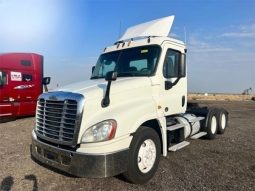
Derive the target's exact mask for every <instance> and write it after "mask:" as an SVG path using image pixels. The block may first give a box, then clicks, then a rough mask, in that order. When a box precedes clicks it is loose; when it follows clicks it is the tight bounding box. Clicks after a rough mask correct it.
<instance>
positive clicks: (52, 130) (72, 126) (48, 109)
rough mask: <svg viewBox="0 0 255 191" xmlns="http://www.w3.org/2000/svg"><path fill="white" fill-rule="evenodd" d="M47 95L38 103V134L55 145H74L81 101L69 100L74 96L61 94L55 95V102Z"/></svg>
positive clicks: (41, 97)
mask: <svg viewBox="0 0 255 191" xmlns="http://www.w3.org/2000/svg"><path fill="white" fill-rule="evenodd" d="M49 94H50V93H49ZM69 94H71V93H68V95H69ZM45 95H47V94H42V96H40V98H39V99H38V102H37V112H36V134H37V135H38V136H39V137H41V138H43V139H46V140H48V141H52V142H54V143H60V144H65V145H73V144H74V142H75V141H76V140H75V139H76V138H77V136H76V135H77V134H78V130H79V125H78V124H79V123H80V118H81V115H80V113H81V112H80V110H81V109H80V107H79V103H78V101H79V100H74V99H68V97H72V96H70V95H69V96H63V95H60V93H57V95H56V94H54V99H53V100H51V98H52V95H51V94H50V95H51V96H45ZM64 95H66V93H64ZM78 95H80V94H78Z"/></svg>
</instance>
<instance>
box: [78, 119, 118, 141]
mask: <svg viewBox="0 0 255 191" xmlns="http://www.w3.org/2000/svg"><path fill="white" fill-rule="evenodd" d="M116 129H117V122H116V121H115V120H113V119H109V120H106V121H102V122H100V123H97V124H96V125H94V126H92V127H90V128H88V129H87V130H86V131H85V133H84V134H83V135H82V137H81V142H82V143H89V142H99V141H107V140H111V139H112V138H114V136H115V132H116Z"/></svg>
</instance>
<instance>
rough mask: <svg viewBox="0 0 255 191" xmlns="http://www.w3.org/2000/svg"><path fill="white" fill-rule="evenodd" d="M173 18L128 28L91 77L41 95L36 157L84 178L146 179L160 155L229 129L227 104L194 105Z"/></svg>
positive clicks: (183, 49)
mask: <svg viewBox="0 0 255 191" xmlns="http://www.w3.org/2000/svg"><path fill="white" fill-rule="evenodd" d="M173 20H174V16H169V17H165V18H161V19H157V20H153V21H150V22H147V23H143V24H139V25H136V26H133V27H131V28H128V30H127V31H126V32H125V33H124V35H123V36H122V37H121V38H120V39H119V40H118V41H117V42H116V43H115V44H114V45H112V46H109V47H106V48H105V49H104V51H103V53H102V54H101V56H100V57H99V59H98V61H97V64H96V66H95V67H93V69H92V76H91V78H90V80H88V81H83V82H80V83H76V84H71V85H68V86H65V87H63V88H61V89H58V90H56V91H52V92H48V93H44V94H41V95H40V97H39V98H38V102H37V112H36V124H35V127H34V129H33V132H32V145H31V153H32V157H33V158H34V159H35V160H36V161H40V162H42V163H44V164H46V166H47V165H49V166H51V167H54V168H56V169H59V170H61V171H64V172H67V173H69V174H72V175H75V176H79V177H93V178H95V177H96V178H98V177H108V176H115V175H118V174H122V173H123V175H124V176H125V177H126V179H127V180H128V181H130V182H132V183H136V184H143V183H146V182H148V181H149V180H150V179H151V178H152V177H153V175H154V174H155V172H156V170H157V167H158V164H159V160H160V156H161V155H163V156H167V155H168V154H169V153H168V151H177V150H179V149H181V148H183V147H185V146H187V145H189V142H188V141H189V139H197V138H200V137H205V138H208V139H213V138H214V137H215V135H216V134H217V133H218V134H222V133H224V130H225V128H226V127H227V122H228V112H227V111H226V110H224V109H217V108H207V107H203V108H200V107H199V106H198V105H196V104H188V103H187V70H186V52H187V49H186V46H185V44H184V43H183V42H181V41H179V40H176V39H173V38H170V37H168V34H169V32H170V28H171V26H172V23H173ZM74 75H75V74H74ZM201 80H202V79H201Z"/></svg>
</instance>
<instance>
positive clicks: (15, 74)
mask: <svg viewBox="0 0 255 191" xmlns="http://www.w3.org/2000/svg"><path fill="white" fill-rule="evenodd" d="M11 81H19V82H20V81H22V75H21V72H11Z"/></svg>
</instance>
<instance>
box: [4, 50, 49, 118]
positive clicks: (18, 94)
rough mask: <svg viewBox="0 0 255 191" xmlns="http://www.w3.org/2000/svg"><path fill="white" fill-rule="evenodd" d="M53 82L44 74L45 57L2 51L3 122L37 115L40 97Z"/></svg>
mask: <svg viewBox="0 0 255 191" xmlns="http://www.w3.org/2000/svg"><path fill="white" fill-rule="evenodd" d="M49 82H50V78H49V77H47V78H44V77H43V56H41V55H39V54H34V53H5V54H0V122H3V121H6V120H8V119H12V118H16V117H21V116H32V115H34V114H35V110H36V101H37V97H38V96H39V95H40V94H41V93H42V92H43V85H45V87H46V85H47V84H49Z"/></svg>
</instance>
